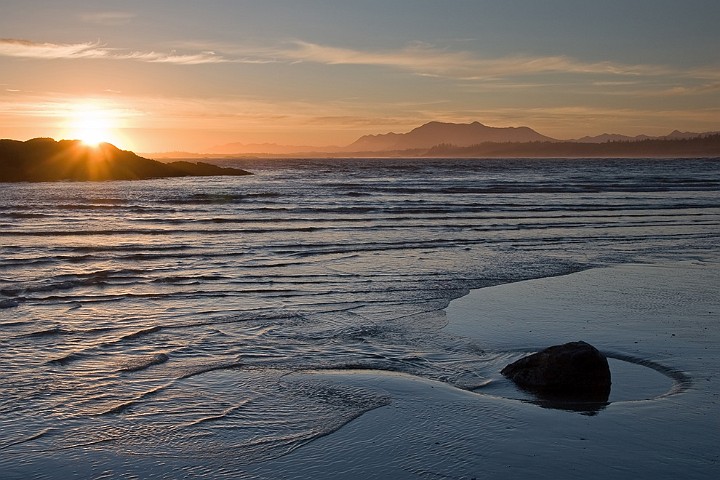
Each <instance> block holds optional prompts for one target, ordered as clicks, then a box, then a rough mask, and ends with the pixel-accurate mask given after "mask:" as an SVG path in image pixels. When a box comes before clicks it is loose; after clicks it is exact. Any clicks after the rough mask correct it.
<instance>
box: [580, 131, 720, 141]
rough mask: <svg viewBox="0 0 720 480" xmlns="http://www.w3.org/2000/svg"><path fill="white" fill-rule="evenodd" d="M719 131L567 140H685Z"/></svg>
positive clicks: (616, 134)
mask: <svg viewBox="0 0 720 480" xmlns="http://www.w3.org/2000/svg"><path fill="white" fill-rule="evenodd" d="M717 133H719V132H705V133H696V132H681V131H679V130H674V131H672V132H670V133H669V134H668V135H661V136H658V137H653V136H650V135H636V136H634V137H630V136H628V135H620V134H618V133H603V134H602V135H597V136H594V137H582V138H578V139H576V140H569V141H571V142H578V143H606V142H641V141H643V140H687V139H690V138H697V137H705V136H708V135H714V134H717Z"/></svg>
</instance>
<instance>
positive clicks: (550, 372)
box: [500, 342, 611, 402]
mask: <svg viewBox="0 0 720 480" xmlns="http://www.w3.org/2000/svg"><path fill="white" fill-rule="evenodd" d="M500 373H502V374H503V375H504V376H505V377H507V378H509V379H510V380H512V381H513V382H515V383H516V384H517V385H518V386H519V387H521V388H523V389H526V390H529V391H532V392H534V393H536V394H538V395H539V396H541V397H545V398H554V399H567V400H576V401H596V402H605V401H607V399H608V396H609V394H610V384H611V382H610V368H609V367H608V362H607V358H605V355H603V354H602V353H600V351H598V349H597V348H595V347H593V346H592V345H590V344H588V343H585V342H571V343H566V344H564V345H555V346H553V347H549V348H546V349H545V350H542V351H540V352H538V353H534V354H532V355H528V356H527V357H523V358H521V359H520V360H518V361H516V362H514V363H511V364H510V365H508V366H506V367H505V368H503V369H502V371H501V372H500Z"/></svg>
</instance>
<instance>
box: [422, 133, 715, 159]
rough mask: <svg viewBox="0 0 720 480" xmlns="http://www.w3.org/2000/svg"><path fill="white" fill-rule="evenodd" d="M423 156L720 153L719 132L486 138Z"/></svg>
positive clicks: (436, 149) (684, 155) (681, 155)
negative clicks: (627, 137) (625, 137)
mask: <svg viewBox="0 0 720 480" xmlns="http://www.w3.org/2000/svg"><path fill="white" fill-rule="evenodd" d="M422 156H426V157H440V158H443V157H447V158H457V157H474V158H501V157H505V158H508V157H516V158H543V157H546V158H553V157H555V158H557V157H567V158H583V157H606V158H620V157H636V158H640V157H646V158H647V157H675V158H690V157H705V158H708V157H720V134H708V135H702V136H699V137H692V138H661V139H655V138H652V139H646V140H635V141H610V142H604V143H593V142H530V143H527V142H526V143H497V142H486V143H482V144H478V145H471V146H469V147H456V146H454V145H447V144H444V145H437V146H435V147H433V148H431V149H429V150H428V151H427V152H425V153H424V154H423V155H422Z"/></svg>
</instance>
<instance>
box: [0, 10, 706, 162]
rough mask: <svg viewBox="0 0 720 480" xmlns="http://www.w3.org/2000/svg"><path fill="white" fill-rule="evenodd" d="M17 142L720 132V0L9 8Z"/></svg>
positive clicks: (6, 96) (5, 125) (182, 147)
mask: <svg viewBox="0 0 720 480" xmlns="http://www.w3.org/2000/svg"><path fill="white" fill-rule="evenodd" d="M0 12H1V14H0V138H14V139H19V140H27V139H29V138H34V137H53V138H57V139H60V138H78V137H81V136H84V137H88V138H89V137H93V136H94V137H97V139H98V140H105V141H111V142H113V143H115V144H116V145H118V146H119V147H121V148H126V149H131V150H134V151H139V152H166V151H188V152H203V151H207V150H208V149H210V148H211V147H213V146H216V145H223V144H227V143H234V142H240V143H245V144H254V143H277V144H284V145H313V146H325V145H341V146H342V145H347V144H349V143H351V142H352V141H354V140H355V139H357V138H358V137H359V136H361V135H365V134H377V133H387V132H391V131H393V132H396V133H402V132H406V131H409V130H411V129H412V128H415V127H417V126H420V125H422V124H423V123H426V122H428V121H433V120H435V121H445V122H456V123H468V122H472V121H479V122H481V123H483V124H485V125H490V126H498V127H504V126H529V127H531V128H533V129H535V130H537V131H539V132H540V133H542V134H545V135H549V136H551V137H555V138H560V139H570V138H578V137H581V136H584V135H598V134H601V133H622V134H626V135H637V134H641V133H644V134H650V135H664V134H667V133H669V132H670V131H672V130H675V129H679V130H681V131H697V132H702V131H717V130H720V55H719V54H718V52H720V28H717V23H718V21H719V20H720V2H718V1H717V0H683V1H679V0H673V1H668V0H603V1H584V0H542V1H541V0H505V1H499V0H492V1H485V0H348V1H345V0H257V1H245V0H234V1H231V0H203V1H200V0H197V1H193V0H142V1H135V0H123V1H118V0H116V1H109V0H108V1H104V0H80V1H74V0H71V1H63V0H17V1H15V0H13V1H9V0H0Z"/></svg>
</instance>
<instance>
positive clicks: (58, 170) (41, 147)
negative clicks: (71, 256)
mask: <svg viewBox="0 0 720 480" xmlns="http://www.w3.org/2000/svg"><path fill="white" fill-rule="evenodd" d="M217 175H232V176H237V175H251V173H250V172H246V171H245V170H240V169H238V168H222V167H218V166H216V165H211V164H208V163H202V162H198V163H191V162H173V163H161V162H158V161H156V160H151V159H149V158H143V157H139V156H137V155H135V154H134V153H133V152H129V151H126V150H120V149H119V148H117V147H115V146H114V145H111V144H109V143H101V144H100V145H98V146H97V147H90V146H87V145H83V144H82V142H80V141H79V140H61V141H59V142H56V141H55V140H53V139H52V138H35V139H32V140H28V141H26V142H19V141H17V140H0V182H54V181H63V180H72V181H101V180H143V179H148V178H164V177H189V176H217Z"/></svg>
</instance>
